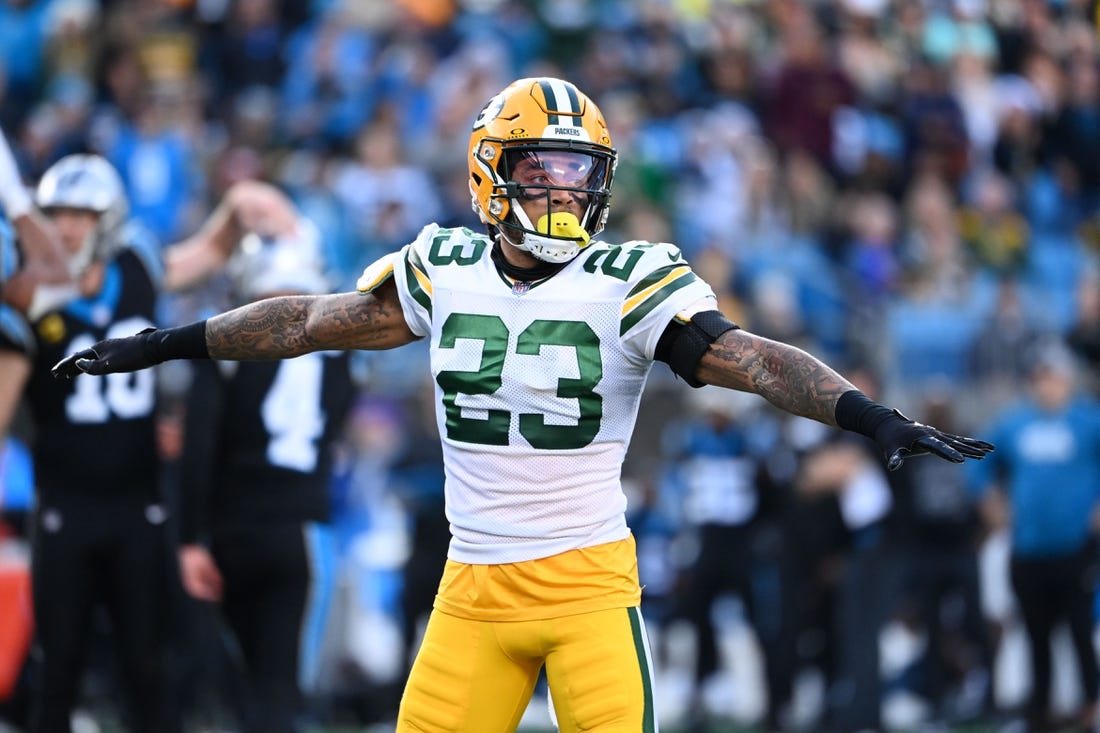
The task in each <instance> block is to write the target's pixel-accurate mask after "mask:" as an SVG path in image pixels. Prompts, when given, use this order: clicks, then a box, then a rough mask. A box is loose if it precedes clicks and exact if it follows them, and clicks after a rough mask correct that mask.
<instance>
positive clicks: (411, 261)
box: [405, 247, 432, 316]
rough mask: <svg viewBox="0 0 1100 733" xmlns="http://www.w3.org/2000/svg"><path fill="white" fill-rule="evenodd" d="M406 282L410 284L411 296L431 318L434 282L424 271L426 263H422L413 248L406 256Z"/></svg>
mask: <svg viewBox="0 0 1100 733" xmlns="http://www.w3.org/2000/svg"><path fill="white" fill-rule="evenodd" d="M405 280H406V281H407V282H408V283H409V294H410V295H412V297H413V300H415V301H416V302H417V303H419V304H420V305H421V306H423V307H424V310H426V311H428V315H429V316H431V314H432V281H431V280H430V279H429V278H428V274H427V272H425V270H424V263H423V262H421V260H420V255H418V254H417V253H416V250H415V249H413V248H412V247H410V248H409V250H408V254H406V255H405Z"/></svg>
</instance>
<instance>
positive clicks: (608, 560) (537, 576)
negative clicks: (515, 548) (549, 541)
mask: <svg viewBox="0 0 1100 733" xmlns="http://www.w3.org/2000/svg"><path fill="white" fill-rule="evenodd" d="M640 600H641V587H640V585H639V584H638V562H637V555H636V549H635V545H634V538H633V536H631V535H630V534H629V533H628V534H627V535H626V536H625V537H623V538H621V539H619V540H616V541H612V542H605V543H601V544H596V545H590V546H587V547H581V548H577V549H572V550H567V551H565V552H561V553H558V554H554V555H550V556H548V557H542V558H538V559H535V560H525V561H522V562H501V563H465V562H458V561H456V560H453V559H449V560H448V561H447V565H446V567H445V569H444V571H443V579H442V580H441V581H440V584H439V593H438V595H437V596H436V600H435V607H436V608H438V609H440V610H441V611H444V612H446V613H449V614H452V615H455V616H460V617H463V618H473V619H479V620H485V621H526V620H533V619H540V618H556V617H560V616H570V615H573V614H577V613H587V612H590V611H596V610H602V609H606V608H622V607H628V606H636V605H638V603H639V602H640Z"/></svg>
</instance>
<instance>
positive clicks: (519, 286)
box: [512, 280, 531, 295]
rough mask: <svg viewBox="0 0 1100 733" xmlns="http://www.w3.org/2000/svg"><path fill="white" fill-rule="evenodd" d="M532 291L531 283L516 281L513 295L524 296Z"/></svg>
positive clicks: (513, 285) (513, 286)
mask: <svg viewBox="0 0 1100 733" xmlns="http://www.w3.org/2000/svg"><path fill="white" fill-rule="evenodd" d="M530 289H531V283H529V282H525V281H523V280H516V281H515V282H514V283H512V295H524V294H526V293H527V291H528V290H530Z"/></svg>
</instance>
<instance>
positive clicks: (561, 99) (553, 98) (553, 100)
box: [539, 79, 581, 127]
mask: <svg viewBox="0 0 1100 733" xmlns="http://www.w3.org/2000/svg"><path fill="white" fill-rule="evenodd" d="M539 87H541V88H542V96H543V98H544V99H545V100H546V110H547V115H546V118H547V124H550V125H560V124H563V123H562V121H561V116H562V114H564V115H565V116H566V117H567V118H568V123H567V124H570V125H573V126H575V127H580V126H581V102H580V98H579V97H578V96H577V88H576V87H574V86H573V85H572V84H567V83H565V82H563V81H562V80H560V79H543V80H540V81H539ZM558 113H562V114H558Z"/></svg>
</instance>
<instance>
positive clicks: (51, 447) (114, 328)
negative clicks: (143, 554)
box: [0, 226, 162, 501]
mask: <svg viewBox="0 0 1100 733" xmlns="http://www.w3.org/2000/svg"><path fill="white" fill-rule="evenodd" d="M126 233H127V235H128V236H127V238H126V239H125V240H124V241H127V242H130V243H131V246H128V247H125V248H123V249H121V250H120V251H119V253H118V254H117V255H116V256H115V257H114V258H113V259H112V260H111V261H110V262H108V263H107V265H106V271H105V275H104V281H103V287H102V288H101V289H100V291H99V293H98V294H96V295H94V296H91V297H88V298H81V299H79V300H75V301H72V302H70V303H69V304H68V305H66V306H65V307H64V308H62V309H60V310H56V311H53V312H50V313H47V314H46V315H44V316H42V317H41V318H40V319H39V320H37V321H36V322H34V323H30V322H28V321H27V320H26V319H24V318H23V317H22V316H20V315H18V314H17V313H16V312H15V311H14V310H12V309H10V308H6V309H5V311H4V312H3V314H2V315H0V349H4V350H16V351H20V352H22V353H23V354H25V355H26V356H27V357H28V358H29V359H30V360H31V364H32V368H31V374H30V378H29V380H28V382H27V385H26V388H25V390H24V399H25V400H26V402H27V404H28V406H29V408H30V415H31V417H32V420H33V440H32V446H31V448H32V453H33V456H34V466H35V478H36V481H35V483H36V488H37V491H38V495H39V497H40V499H43V500H45V501H53V500H57V499H79V498H85V497H86V498H102V497H104V496H107V495H128V496H134V497H135V498H137V499H140V500H142V501H147V500H150V501H151V500H154V499H155V498H156V497H157V480H158V459H157V450H156V435H155V429H154V422H153V420H154V409H155V407H156V383H155V379H156V377H155V373H154V372H153V371H152V370H145V371H141V372H135V373H133V374H110V375H106V376H93V375H90V374H81V375H79V376H77V377H76V378H75V379H71V380H62V379H55V378H54V377H53V376H52V375H51V374H50V367H52V366H53V365H54V364H56V363H57V362H58V361H59V360H61V359H62V358H64V357H65V356H67V355H69V354H71V353H73V352H75V351H80V350H81V349H86V348H88V347H90V346H92V345H93V344H94V343H96V342H97V341H100V340H102V339H105V338H116V337H120V336H129V335H132V334H134V333H137V332H138V331H140V330H141V329H143V328H147V327H149V326H152V325H154V320H155V310H156V299H157V290H158V287H159V284H160V280H161V274H162V268H161V264H160V259H159V251H158V250H157V248H156V244H155V242H153V241H152V240H151V238H150V235H148V234H147V233H146V232H145V231H144V230H142V229H140V228H138V227H136V226H133V227H128V228H127V230H126Z"/></svg>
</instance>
